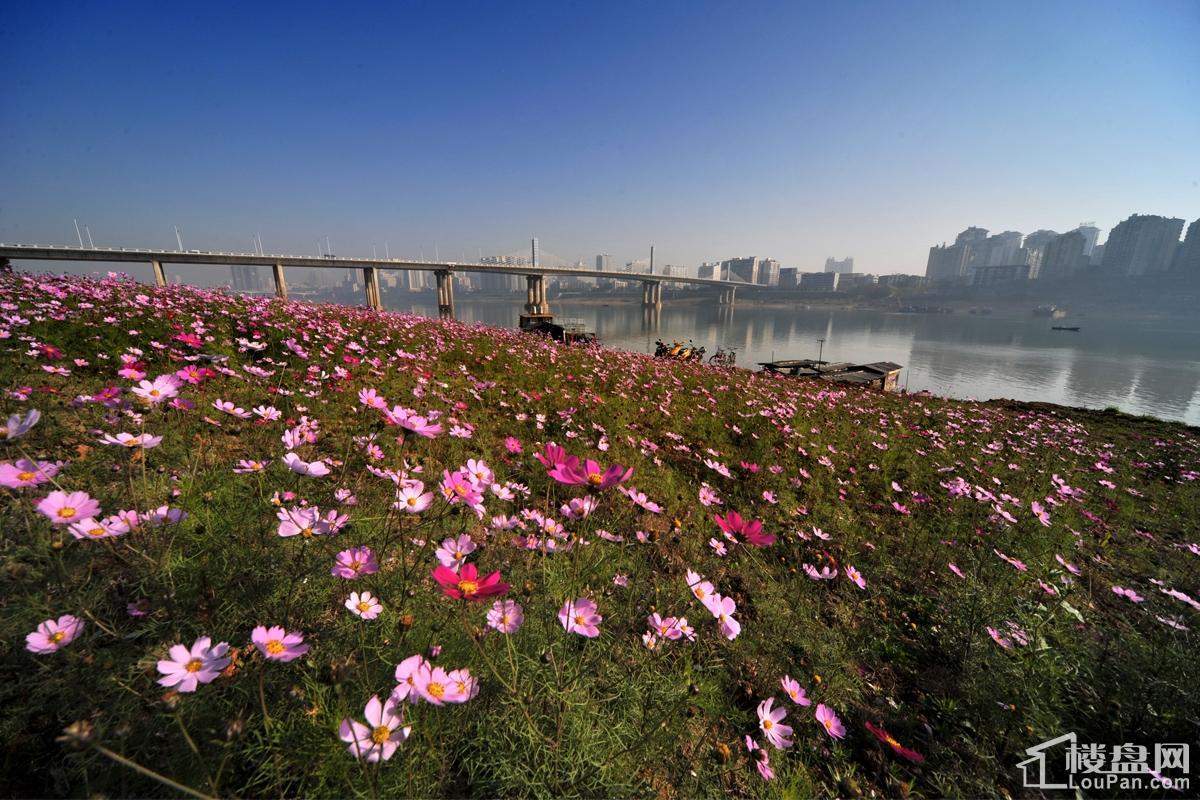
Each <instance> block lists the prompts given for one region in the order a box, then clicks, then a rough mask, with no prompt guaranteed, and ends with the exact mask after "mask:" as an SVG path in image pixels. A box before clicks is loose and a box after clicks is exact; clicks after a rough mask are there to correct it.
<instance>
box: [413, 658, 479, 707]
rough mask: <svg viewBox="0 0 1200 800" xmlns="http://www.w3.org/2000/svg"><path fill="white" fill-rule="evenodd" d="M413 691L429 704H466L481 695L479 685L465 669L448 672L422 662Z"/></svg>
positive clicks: (415, 673) (415, 674)
mask: <svg viewBox="0 0 1200 800" xmlns="http://www.w3.org/2000/svg"><path fill="white" fill-rule="evenodd" d="M412 686H413V690H414V691H416V693H417V695H418V696H419V697H420V698H421V699H422V700H424V701H425V702H427V703H432V704H433V705H435V706H440V705H443V704H444V703H465V702H467V701H468V700H470V699H471V698H472V697H474V696H475V695H476V694H478V693H479V687H478V684H477V683H476V682H475V679H474V678H472V677H471V673H470V672H468V671H467V670H465V669H456V670H451V671H449V672H447V671H446V670H444V669H442V668H441V667H435V666H433V665H431V664H430V663H429V662H428V661H422V662H421V663H420V664H419V665H418V667H417V669H416V671H415V672H414V673H413V675H412Z"/></svg>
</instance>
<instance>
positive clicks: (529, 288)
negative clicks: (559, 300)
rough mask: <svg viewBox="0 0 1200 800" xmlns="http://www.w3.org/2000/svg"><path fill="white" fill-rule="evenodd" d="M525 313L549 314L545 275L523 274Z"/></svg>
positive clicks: (532, 314)
mask: <svg viewBox="0 0 1200 800" xmlns="http://www.w3.org/2000/svg"><path fill="white" fill-rule="evenodd" d="M525 313H526V315H528V316H550V302H549V301H548V300H547V299H546V276H544V275H526V276H525Z"/></svg>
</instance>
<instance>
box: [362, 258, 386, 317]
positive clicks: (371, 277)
mask: <svg viewBox="0 0 1200 800" xmlns="http://www.w3.org/2000/svg"><path fill="white" fill-rule="evenodd" d="M362 273H363V286H365V287H366V292H367V305H368V306H370V307H371V308H373V309H375V310H376V311H380V310H381V309H382V308H383V298H382V297H381V296H380V294H379V271H378V270H376V269H375V268H374V267H363V271H362Z"/></svg>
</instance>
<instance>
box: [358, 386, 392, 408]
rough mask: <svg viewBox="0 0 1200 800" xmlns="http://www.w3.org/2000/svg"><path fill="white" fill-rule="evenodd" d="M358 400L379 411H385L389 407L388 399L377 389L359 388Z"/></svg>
mask: <svg viewBox="0 0 1200 800" xmlns="http://www.w3.org/2000/svg"><path fill="white" fill-rule="evenodd" d="M358 402H360V403H362V404H363V405H364V406H366V407H367V408H374V409H377V410H379V411H385V410H386V409H387V400H385V399H384V398H383V395H381V394H379V392H377V391H375V390H374V389H359V390H358Z"/></svg>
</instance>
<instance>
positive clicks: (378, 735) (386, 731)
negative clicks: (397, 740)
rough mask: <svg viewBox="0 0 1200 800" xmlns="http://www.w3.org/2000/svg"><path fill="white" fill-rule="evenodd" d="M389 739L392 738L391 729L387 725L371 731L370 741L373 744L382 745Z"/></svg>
mask: <svg viewBox="0 0 1200 800" xmlns="http://www.w3.org/2000/svg"><path fill="white" fill-rule="evenodd" d="M390 738H392V729H391V728H389V727H388V726H387V725H380V726H379V727H377V728H374V729H373V730H372V731H371V741H372V742H374V743H375V744H383V743H384V742H386V741H387V740H388V739H390Z"/></svg>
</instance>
